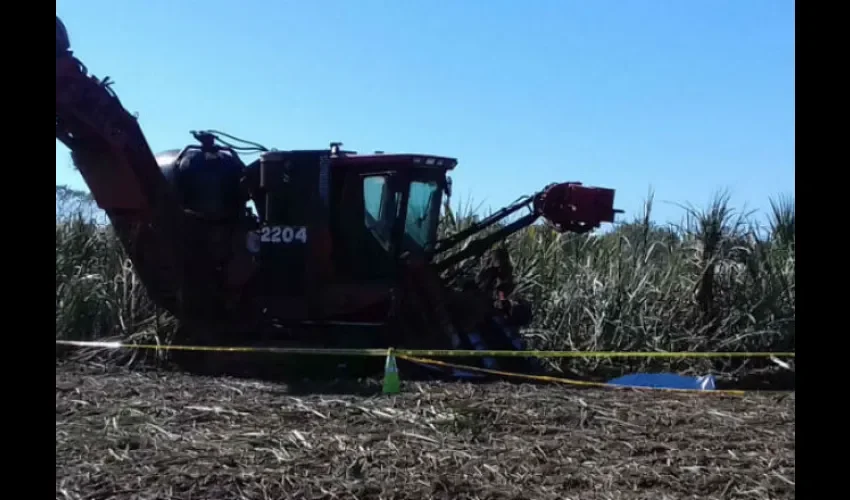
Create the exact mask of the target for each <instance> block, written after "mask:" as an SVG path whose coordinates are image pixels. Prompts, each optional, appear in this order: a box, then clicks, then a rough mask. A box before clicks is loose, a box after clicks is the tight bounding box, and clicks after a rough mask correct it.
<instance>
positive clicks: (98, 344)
mask: <svg viewBox="0 0 850 500" xmlns="http://www.w3.org/2000/svg"><path fill="white" fill-rule="evenodd" d="M56 345H65V346H73V347H93V348H101V349H150V350H164V351H166V350H168V351H207V352H242V353H252V352H256V353H260V352H266V353H275V354H307V355H325V356H372V357H383V356H386V355H387V350H386V349H333V348H330V349H323V348H308V347H259V346H257V347H248V346H245V347H240V346H189V345H159V344H125V343H123V342H104V341H81V340H57V341H56ZM393 352H395V353H396V354H397V355H398V356H402V355H404V356H415V357H428V358H435V357H479V358H485V357H486V358H491V357H492V358H495V357H510V358H680V359H686V358H771V357H775V358H794V357H796V353H794V352H612V351H586V352H582V351H474V350H432V349H394V350H393Z"/></svg>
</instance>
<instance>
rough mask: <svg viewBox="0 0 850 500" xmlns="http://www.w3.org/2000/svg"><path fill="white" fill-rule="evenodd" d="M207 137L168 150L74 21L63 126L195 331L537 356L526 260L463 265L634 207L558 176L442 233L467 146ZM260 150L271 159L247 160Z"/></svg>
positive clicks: (289, 342) (61, 91) (226, 337)
mask: <svg viewBox="0 0 850 500" xmlns="http://www.w3.org/2000/svg"><path fill="white" fill-rule="evenodd" d="M193 135H194V137H195V139H196V142H197V144H193V145H190V146H187V147H185V148H183V149H182V150H171V151H166V152H164V153H161V154H159V155H154V154H153V152H152V151H151V150H150V147H149V146H148V143H147V141H146V139H145V136H144V134H143V133H142V131H141V129H140V127H139V124H138V121H137V120H136V118H135V117H134V116H133V115H132V114H130V113H129V112H128V111H127V110H126V109H125V108H124V107H123V105H122V104H121V102H120V100H119V99H118V97H117V95H116V94H115V93H114V91H113V90H112V88H111V82H109V81H108V79H103V80H101V79H98V78H95V77H94V76H92V75H90V74H89V73H88V70H87V69H86V67H85V66H84V65H83V63H82V62H81V61H80V60H79V59H77V58H76V57H75V55H74V54H73V52H72V50H71V47H70V43H69V39H68V34H67V32H66V31H65V27H64V25H63V24H62V22H61V21H60V20H59V18H58V17H57V19H56V137H57V139H59V140H61V141H62V142H63V143H64V144H65V145H66V146H67V147H68V148H69V149H70V150H71V154H72V159H73V161H74V163H75V165H76V166H77V167H78V169H79V171H80V173H81V174H82V177H83V179H84V180H85V182H86V183H87V185H88V186H89V189H90V190H91V194H92V197H93V198H94V200H95V202H96V203H97V204H98V205H99V206H100V208H102V209H103V210H104V211H105V212H106V215H107V216H108V217H109V219H110V221H111V223H112V228H113V230H114V231H115V233H116V234H117V235H118V237H119V238H120V239H121V242H122V245H123V246H124V248H125V249H126V251H127V253H128V255H129V257H130V259H131V260H132V262H133V264H134V266H135V271H136V272H137V274H138V275H139V277H140V279H141V281H142V282H143V283H144V285H145V288H146V290H147V291H148V294H149V295H150V297H151V298H152V300H153V301H154V302H156V303H157V304H158V305H159V306H160V307H162V308H164V309H166V310H168V311H169V312H171V313H172V314H173V315H174V316H175V317H176V318H177V319H178V321H179V323H180V325H181V329H180V335H179V336H178V338H177V339H175V340H176V341H178V342H185V343H194V344H231V345H234V344H235V345H246V344H247V345H250V344H254V345H256V344H264V345H265V344H272V345H276V346H298V347H311V346H315V347H389V346H394V347H399V348H404V347H407V348H417V347H423V348H436V349H440V348H465V349H481V348H489V349H520V350H521V349H524V344H523V343H522V340H521V338H520V336H519V333H518V328H519V327H520V326H522V325H524V324H527V323H528V321H530V318H531V317H530V308H529V307H516V306H517V305H518V303H519V301H518V300H514V298H512V297H511V296H510V295H511V290H512V289H513V286H512V284H511V283H512V276H511V272H512V271H511V266H510V263H509V260H510V259H509V258H508V257H507V256H506V255H503V254H502V253H500V254H498V257H499V258H497V259H495V261H496V264H495V268H491V269H485V270H484V271H485V272H483V273H482V274H480V275H479V279H478V280H477V283H476V284H474V285H472V286H470V285H469V282H468V281H467V282H465V283H463V284H460V281H459V280H458V279H457V278H458V276H459V275H460V273H461V272H462V271H463V270H464V269H465V268H468V267H470V264H471V265H473V266H474V264H475V263H476V262H478V261H479V260H480V257H482V256H484V254H485V253H486V252H487V251H488V250H489V249H491V248H492V247H493V246H494V245H496V244H497V243H499V242H500V241H503V240H504V239H505V238H507V237H508V236H510V235H511V234H513V233H515V232H516V231H519V230H521V229H522V228H524V227H527V226H528V225H530V224H532V223H534V222H535V221H537V220H539V219H541V218H543V219H544V220H546V221H548V223H550V225H551V226H552V227H553V228H555V229H556V230H558V231H573V232H585V231H589V230H592V229H594V228H596V227H599V226H600V224H602V223H605V222H613V220H614V215H615V213H616V212H617V211H616V210H615V209H614V205H613V203H614V191H613V190H610V189H603V188H592V187H585V186H582V185H581V184H580V183H560V184H552V185H550V186H547V187H546V188H544V189H543V190H542V191H540V192H538V193H535V194H533V195H530V196H526V197H524V198H521V199H520V200H519V201H517V202H516V203H514V204H512V205H511V206H509V207H506V208H504V209H502V210H500V211H498V212H496V213H494V214H493V215H491V216H489V217H486V218H484V219H483V220H481V221H478V222H477V223H475V224H472V225H470V226H469V227H467V228H466V229H465V230H463V231H461V232H458V233H456V234H453V235H451V236H449V237H446V238H442V239H440V238H438V237H437V235H438V224H439V219H440V210H441V206H442V201H443V199H444V195H448V194H449V193H450V191H451V183H450V179H449V178H448V173H449V172H450V171H451V170H452V169H454V168H455V167H456V165H457V160H455V159H453V158H448V157H442V156H436V155H428V154H384V153H379V152H376V153H374V154H362V155H361V154H357V153H355V152H352V151H345V150H343V149H342V144H340V143H331V144H330V146H329V147H328V148H325V149H318V150H289V151H282V150H270V149H268V148H265V147H263V146H261V145H259V144H256V143H252V142H248V141H243V140H240V139H237V138H235V137H233V136H230V135H228V134H224V133H222V132H218V131H214V130H211V131H200V132H193ZM246 153H259V157H258V158H257V159H256V160H254V161H251V162H248V163H246V162H245V161H243V159H242V158H241V157H240V154H242V155H244V154H246ZM250 204H253V211H252V210H249V208H248V207H249V205H250ZM523 208H528V209H529V211H528V213H527V214H526V215H524V216H522V217H519V218H518V219H517V220H515V221H513V222H510V223H505V222H504V221H505V219H506V218H507V217H508V216H510V215H512V214H514V213H517V212H518V211H519V210H521V209H523ZM497 224H498V225H497ZM491 227H495V229H494V230H492V231H490V232H489V233H487V234H486V236H483V237H482V236H481V235H480V234H478V233H481V232H482V231H485V230H487V229H488V228H491ZM476 235H477V236H479V237H477V238H470V237H472V236H476ZM484 267H487V266H484ZM488 272H489V274H488ZM488 276H489V278H488ZM211 356H212V355H211ZM515 359H520V358H515ZM255 361H256V358H245V359H244V360H242V361H240V363H241V365H243V366H246V365H251V364H253V363H255ZM475 362H476V363H479V362H480V363H483V364H484V365H485V366H488V367H493V366H494V365H493V363H494V361H493V360H487V359H484V360H476V361H475ZM275 364H276V365H277V366H279V365H280V364H281V363H280V362H279V361H277V360H276V361H275Z"/></svg>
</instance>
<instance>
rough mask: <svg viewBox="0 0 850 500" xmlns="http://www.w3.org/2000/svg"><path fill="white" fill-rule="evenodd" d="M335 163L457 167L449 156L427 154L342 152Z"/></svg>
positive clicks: (450, 168) (440, 167)
mask: <svg viewBox="0 0 850 500" xmlns="http://www.w3.org/2000/svg"><path fill="white" fill-rule="evenodd" d="M333 161H334V163H336V164H338V165H341V166H352V167H356V166H359V165H389V164H392V165H393V166H395V167H399V166H409V168H422V167H424V168H439V169H445V170H452V169H454V168H455V167H456V166H457V159H455V158H449V157H447V156H436V155H427V154H410V153H403V154H384V153H376V154H368V155H359V154H350V153H345V152H341V154H340V155H339V156H335V157H333Z"/></svg>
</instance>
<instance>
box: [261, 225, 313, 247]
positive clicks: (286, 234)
mask: <svg viewBox="0 0 850 500" xmlns="http://www.w3.org/2000/svg"><path fill="white" fill-rule="evenodd" d="M260 241H262V242H263V243H273V244H276V245H277V244H284V245H288V244H290V243H295V242H297V243H307V228H306V227H304V226H266V227H264V228H262V229H261V230H260Z"/></svg>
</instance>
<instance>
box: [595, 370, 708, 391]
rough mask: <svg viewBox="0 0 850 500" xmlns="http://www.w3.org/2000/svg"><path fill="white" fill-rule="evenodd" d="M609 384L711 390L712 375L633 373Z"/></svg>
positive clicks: (610, 381)
mask: <svg viewBox="0 0 850 500" xmlns="http://www.w3.org/2000/svg"><path fill="white" fill-rule="evenodd" d="M608 383H609V384H611V385H619V386H624V387H650V388H653V389H691V390H695V391H713V390H714V389H715V387H714V377H713V376H712V375H706V376H704V377H685V376H684V375H676V374H675V373H633V374H631V375H624V376H622V377H618V378H615V379H613V380H609V381H608Z"/></svg>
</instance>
